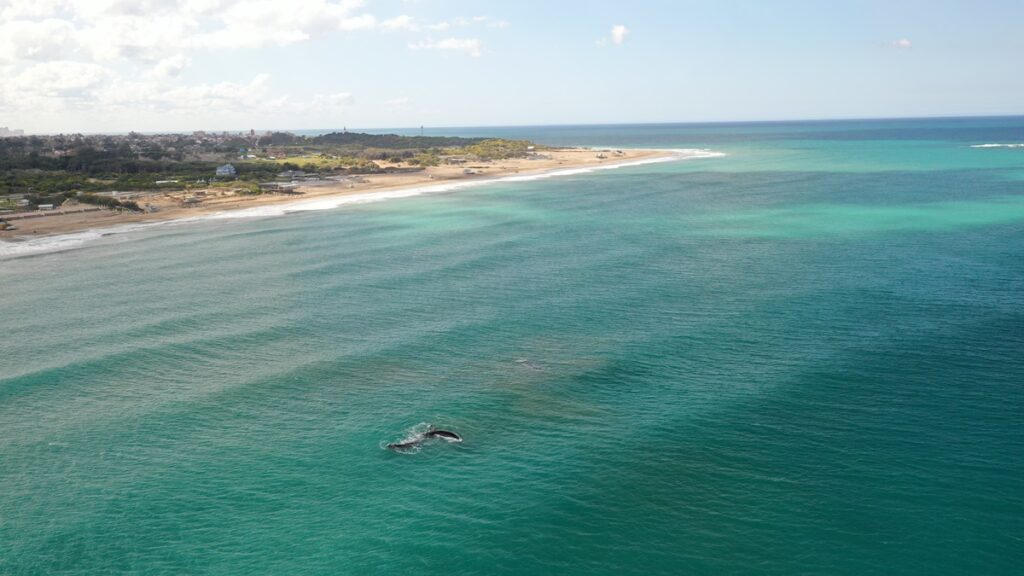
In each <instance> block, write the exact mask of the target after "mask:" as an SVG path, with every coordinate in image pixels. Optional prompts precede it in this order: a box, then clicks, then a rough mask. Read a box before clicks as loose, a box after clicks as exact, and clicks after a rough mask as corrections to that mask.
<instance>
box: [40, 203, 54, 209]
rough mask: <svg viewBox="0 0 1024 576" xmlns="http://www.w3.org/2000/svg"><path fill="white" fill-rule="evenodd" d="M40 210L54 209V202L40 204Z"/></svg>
mask: <svg viewBox="0 0 1024 576" xmlns="http://www.w3.org/2000/svg"><path fill="white" fill-rule="evenodd" d="M39 209H40V210H53V204H40V205H39Z"/></svg>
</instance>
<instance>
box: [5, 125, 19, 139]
mask: <svg viewBox="0 0 1024 576" xmlns="http://www.w3.org/2000/svg"><path fill="white" fill-rule="evenodd" d="M24 135H25V131H24V130H12V129H10V128H8V127H6V126H0V138H14V137H16V136H24Z"/></svg>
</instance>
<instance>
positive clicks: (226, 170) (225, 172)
mask: <svg viewBox="0 0 1024 576" xmlns="http://www.w3.org/2000/svg"><path fill="white" fill-rule="evenodd" d="M234 175H235V167H234V166H232V165H231V164H225V165H223V166H218V167H217V176H222V177H227V176H234Z"/></svg>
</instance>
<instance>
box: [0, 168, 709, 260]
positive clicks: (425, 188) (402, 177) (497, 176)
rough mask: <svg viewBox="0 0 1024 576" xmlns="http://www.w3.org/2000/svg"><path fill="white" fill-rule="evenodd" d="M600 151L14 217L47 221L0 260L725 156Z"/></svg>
mask: <svg viewBox="0 0 1024 576" xmlns="http://www.w3.org/2000/svg"><path fill="white" fill-rule="evenodd" d="M597 150H598V148H572V149H567V150H561V151H558V152H556V153H554V155H553V158H552V159H551V160H548V161H543V162H536V163H535V162H533V161H530V160H524V159H514V160H504V161H497V162H491V163H488V166H486V167H484V168H482V169H481V170H480V171H479V172H478V173H476V174H474V176H476V177H472V178H466V177H463V176H461V175H459V176H453V171H452V170H451V169H450V167H446V168H449V169H447V170H445V169H441V170H437V169H427V170H425V171H423V172H418V173H414V174H413V175H406V174H382V175H372V176H368V177H367V178H366V180H367V182H366V185H365V186H361V187H359V188H354V187H352V185H348V186H345V185H343V184H340V183H338V184H334V185H331V184H323V183H318V185H313V186H304V187H302V188H300V190H301V191H302V192H303V194H302V195H301V196H298V197H296V196H289V195H270V194H266V195H260V196H248V197H235V198H230V199H228V200H227V201H222V202H217V201H216V200H215V201H214V202H212V203H211V204H210V205H207V206H203V207H201V208H175V209H168V210H166V211H160V212H156V213H147V214H121V213H117V212H113V211H109V210H103V211H94V210H91V211H88V212H87V213H86V212H84V211H81V210H69V211H67V212H56V213H53V214H49V215H46V216H40V217H35V218H23V219H16V220H13V222H17V223H19V224H20V223H22V222H24V223H26V224H36V223H37V222H40V221H43V220H46V223H47V224H50V225H49V226H36V227H35V229H33V231H32V232H31V233H26V232H25V231H23V230H14V231H10V230H9V231H5V232H0V260H7V259H12V258H19V257H25V256H32V255H36V254H44V253H52V252H61V251H65V250H70V249H73V248H76V247H78V246H81V245H82V244H85V243H86V242H88V241H90V240H95V239H98V238H101V237H104V236H109V235H112V234H124V233H128V232H132V231H135V230H141V229H146V228H150V227H155V226H161V225H168V224H185V223H192V222H201V221H204V220H223V219H239V218H267V217H273V216H283V215H286V214H289V213H295V212H307V211H317V210H329V209H334V208H338V207H340V206H343V205H346V204H365V203H370V202H379V201H384V200H391V199H397V198H409V197H413V196H420V195H426V194H439V193H444V192H450V191H454V190H461V189H464V188H474V187H478V186H485V185H490V184H496V183H502V182H529V181H533V180H542V179H548V178H558V177H562V176H572V175H576V174H585V173H589V172H594V171H599V170H612V169H617V168H626V167H630V166H642V165H647V164H655V163H662V162H672V161H680V160H687V159H699V158H717V157H721V156H724V154H723V153H721V152H714V151H711V150H707V149H623V152H622V155H621V156H616V157H614V158H605V159H598V158H596V157H595V156H594V155H595V153H596V152H597ZM573 156H575V157H573ZM584 156H587V157H584ZM528 163H529V164H528ZM530 164H534V165H530ZM536 164H542V165H541V166H537V165H536ZM458 170H459V171H460V172H461V170H462V168H461V167H459V168H458ZM487 170H490V171H487ZM86 214H87V215H86ZM73 216H78V218H73ZM19 227H20V226H19ZM39 228H43V232H36V231H37V230H39Z"/></svg>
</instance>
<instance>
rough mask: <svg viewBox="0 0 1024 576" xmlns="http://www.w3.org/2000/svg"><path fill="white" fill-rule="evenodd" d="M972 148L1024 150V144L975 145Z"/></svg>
mask: <svg viewBox="0 0 1024 576" xmlns="http://www.w3.org/2000/svg"><path fill="white" fill-rule="evenodd" d="M971 148H1024V144H973V145H971Z"/></svg>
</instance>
